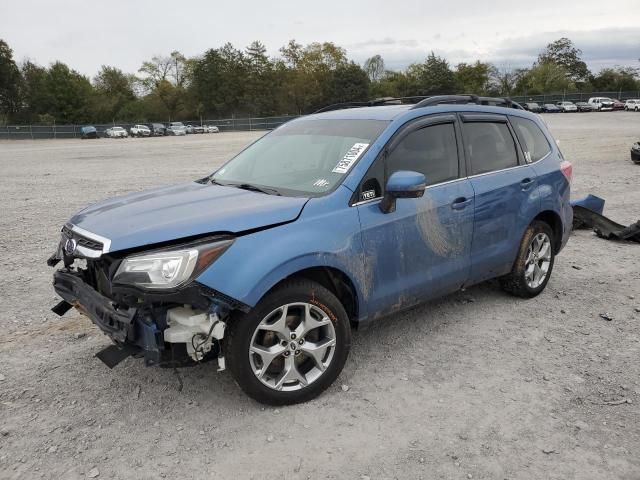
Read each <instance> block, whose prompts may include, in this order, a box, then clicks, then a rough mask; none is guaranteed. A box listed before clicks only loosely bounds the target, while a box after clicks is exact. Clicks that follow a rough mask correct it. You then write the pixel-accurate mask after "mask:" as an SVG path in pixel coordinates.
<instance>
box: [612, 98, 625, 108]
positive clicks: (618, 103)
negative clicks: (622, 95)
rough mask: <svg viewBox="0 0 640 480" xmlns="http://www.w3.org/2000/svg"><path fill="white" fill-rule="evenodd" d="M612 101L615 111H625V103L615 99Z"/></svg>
mask: <svg viewBox="0 0 640 480" xmlns="http://www.w3.org/2000/svg"><path fill="white" fill-rule="evenodd" d="M612 101H613V109H614V110H624V102H621V101H620V100H618V99H617V98H614V99H613V100H612Z"/></svg>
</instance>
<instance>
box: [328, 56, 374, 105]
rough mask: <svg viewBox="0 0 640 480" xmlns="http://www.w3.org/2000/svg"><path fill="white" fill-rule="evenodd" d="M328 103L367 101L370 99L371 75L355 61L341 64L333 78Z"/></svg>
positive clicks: (334, 72)
mask: <svg viewBox="0 0 640 480" xmlns="http://www.w3.org/2000/svg"><path fill="white" fill-rule="evenodd" d="M329 95H330V98H328V99H327V103H329V104H331V103H342V102H353V101H365V100H368V99H369V76H368V75H367V72H365V71H364V70H363V69H362V68H361V67H360V65H357V64H355V63H353V62H351V63H348V64H346V65H339V66H338V67H336V69H335V70H334V71H333V75H332V78H331V87H330V92H329Z"/></svg>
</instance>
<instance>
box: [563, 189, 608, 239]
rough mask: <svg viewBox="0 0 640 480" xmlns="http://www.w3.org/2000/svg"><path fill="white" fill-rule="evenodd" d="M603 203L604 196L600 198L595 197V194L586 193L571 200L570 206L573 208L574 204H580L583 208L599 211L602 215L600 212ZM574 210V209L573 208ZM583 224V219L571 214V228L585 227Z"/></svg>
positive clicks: (602, 209)
mask: <svg viewBox="0 0 640 480" xmlns="http://www.w3.org/2000/svg"><path fill="white" fill-rule="evenodd" d="M604 203H605V200H604V198H600V197H597V196H595V195H591V194H589V195H587V196H586V197H584V198H579V199H577V200H571V207H573V208H575V207H576V206H580V207H583V208H587V209H589V210H591V211H592V212H596V213H599V214H600V215H602V212H603V211H604ZM574 211H575V210H574ZM585 227H586V226H585V224H584V222H583V220H582V219H581V218H580V217H578V216H576V215H574V216H573V229H574V230H577V229H579V228H585Z"/></svg>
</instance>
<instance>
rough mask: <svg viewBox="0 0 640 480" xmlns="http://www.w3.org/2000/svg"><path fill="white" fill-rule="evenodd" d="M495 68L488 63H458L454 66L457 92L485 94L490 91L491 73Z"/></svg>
mask: <svg viewBox="0 0 640 480" xmlns="http://www.w3.org/2000/svg"><path fill="white" fill-rule="evenodd" d="M494 68H495V67H493V65H491V64H490V63H484V62H480V61H479V60H478V61H476V63H472V64H469V63H459V64H458V65H457V66H456V71H455V79H456V86H457V90H458V91H459V92H463V93H475V94H478V95H480V94H486V93H489V91H490V90H491V89H492V76H491V74H492V72H493V70H494Z"/></svg>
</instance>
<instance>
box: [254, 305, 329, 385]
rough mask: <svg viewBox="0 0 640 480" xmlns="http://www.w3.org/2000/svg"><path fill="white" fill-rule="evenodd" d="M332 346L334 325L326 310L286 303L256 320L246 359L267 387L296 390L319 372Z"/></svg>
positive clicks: (323, 370) (310, 381) (320, 374)
mask: <svg viewBox="0 0 640 480" xmlns="http://www.w3.org/2000/svg"><path fill="white" fill-rule="evenodd" d="M335 346H336V332H335V328H334V326H333V323H332V322H331V320H330V319H329V317H328V316H327V314H326V312H324V311H323V310H322V309H320V308H319V307H317V306H315V305H313V304H310V303H305V302H300V303H290V304H287V305H283V306H281V307H279V308H277V309H275V310H274V311H272V312H271V313H270V314H269V315H267V316H266V317H264V319H263V320H262V321H261V322H260V324H259V325H258V327H257V328H256V330H255V332H254V334H253V337H252V339H251V344H250V347H249V361H250V364H251V368H252V370H253V373H254V375H255V376H256V377H257V378H258V380H260V381H261V382H262V383H263V384H265V385H267V386H268V387H270V388H272V389H274V390H279V391H294V390H300V389H302V388H304V387H306V386H308V385H309V384H311V383H313V382H315V381H316V380H317V379H318V378H320V377H321V376H322V375H323V373H324V372H325V371H326V369H327V368H328V367H329V365H330V364H331V361H332V359H333V354H334V351H335Z"/></svg>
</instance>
